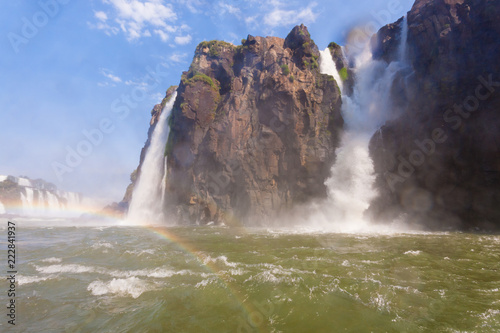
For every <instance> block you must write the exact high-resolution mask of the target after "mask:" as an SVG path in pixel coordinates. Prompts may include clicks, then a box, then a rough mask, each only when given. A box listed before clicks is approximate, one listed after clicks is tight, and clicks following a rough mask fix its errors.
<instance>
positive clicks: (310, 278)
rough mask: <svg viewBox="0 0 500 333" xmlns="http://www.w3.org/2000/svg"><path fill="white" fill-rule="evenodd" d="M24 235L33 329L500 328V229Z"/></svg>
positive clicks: (106, 230)
mask: <svg viewBox="0 0 500 333" xmlns="http://www.w3.org/2000/svg"><path fill="white" fill-rule="evenodd" d="M19 230H20V239H22V242H19V249H20V251H22V262H21V264H20V266H19V267H20V268H19V276H18V285H19V286H18V288H19V290H20V296H19V298H18V314H19V327H18V328H19V329H20V331H23V332H40V331H54V332H55V331H57V332H64V331H66V332H108V331H114V332H125V331H131V332H132V331H133V332H154V331H158V332H159V331H164V332H280V331H282V332H306V331H309V332H312V331H314V332H339V331H359V332H363V331H373V332H403V331H406V332H424V331H440V332H497V331H498V330H499V329H500V301H499V300H500V281H499V280H498V274H499V269H500V266H499V259H500V237H499V236H484V235H471V234H462V233H441V234H432V233H420V234H392V235H390V234H386V235H383V234H380V235H370V234H332V233H316V232H308V233H293V232H288V231H284V230H280V231H277V230H274V231H272V230H262V229H260V230H247V229H231V228H220V227H189V228H188V227H175V228H149V229H148V228H138V227H130V226H129V227H116V226H114V227H86V228H82V227H79V228H76V227H65V228H61V227H49V228H40V227H38V228H32V227H25V228H20V229H19ZM1 324H2V326H3V327H2V326H0V330H3V329H4V328H5V326H4V325H5V323H1Z"/></svg>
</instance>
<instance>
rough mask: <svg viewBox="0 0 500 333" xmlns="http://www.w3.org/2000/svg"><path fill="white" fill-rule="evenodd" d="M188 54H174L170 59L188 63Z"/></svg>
mask: <svg viewBox="0 0 500 333" xmlns="http://www.w3.org/2000/svg"><path fill="white" fill-rule="evenodd" d="M186 57H187V53H182V54H181V53H174V54H172V55H171V56H170V57H169V58H168V59H169V60H170V61H173V62H186V60H185V58H186Z"/></svg>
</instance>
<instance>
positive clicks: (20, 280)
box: [16, 275, 57, 286]
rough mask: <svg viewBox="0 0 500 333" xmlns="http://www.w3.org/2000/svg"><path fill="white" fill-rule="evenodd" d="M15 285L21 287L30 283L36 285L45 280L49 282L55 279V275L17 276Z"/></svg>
mask: <svg viewBox="0 0 500 333" xmlns="http://www.w3.org/2000/svg"><path fill="white" fill-rule="evenodd" d="M16 278H17V284H18V285H20V286H22V285H25V284H30V283H38V282H43V281H46V280H51V279H55V278H57V275H47V276H36V275H35V276H24V275H18V276H17V277H16Z"/></svg>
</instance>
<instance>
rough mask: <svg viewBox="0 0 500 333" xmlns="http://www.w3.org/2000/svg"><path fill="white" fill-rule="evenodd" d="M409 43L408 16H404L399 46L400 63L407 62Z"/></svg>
mask: <svg viewBox="0 0 500 333" xmlns="http://www.w3.org/2000/svg"><path fill="white" fill-rule="evenodd" d="M407 42H408V20H407V18H406V16H404V17H403V23H402V27H401V43H400V44H399V50H398V60H399V61H400V62H405V61H406V50H407V48H408V45H407Z"/></svg>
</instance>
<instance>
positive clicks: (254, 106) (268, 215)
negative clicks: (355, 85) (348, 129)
mask: <svg viewBox="0 0 500 333" xmlns="http://www.w3.org/2000/svg"><path fill="white" fill-rule="evenodd" d="M318 58H319V51H318V48H317V46H316V45H315V43H314V41H313V40H312V39H311V38H310V35H309V32H308V31H307V28H306V27H304V26H303V25H301V26H297V27H295V28H294V29H293V30H292V31H291V32H290V34H289V35H288V36H287V37H286V39H281V38H276V37H266V38H263V37H253V36H248V38H247V39H246V40H243V41H242V45H240V46H234V45H232V44H229V43H225V42H218V41H211V42H203V43H201V44H200V45H198V47H197V48H196V52H195V56H194V59H193V62H192V64H191V67H190V69H189V71H188V72H184V74H183V75H182V80H181V83H180V85H179V89H178V96H177V99H176V102H175V105H174V108H173V111H172V116H171V119H170V126H171V131H170V136H169V139H168V143H167V147H166V154H167V157H168V175H169V176H168V180H167V194H168V197H169V200H168V202H170V205H171V206H170V207H167V210H169V211H170V212H173V214H175V215H176V216H177V217H178V218H179V219H180V220H181V221H185V222H188V223H193V222H195V221H198V222H200V223H207V222H210V221H215V222H224V223H226V224H228V223H229V224H233V223H244V224H261V223H265V222H266V221H269V220H272V219H274V218H275V217H277V216H279V215H280V212H281V211H283V210H288V209H290V208H291V207H293V206H294V205H296V204H299V203H304V202H307V201H309V200H311V199H312V198H318V197H325V196H326V187H325V185H324V183H325V180H326V178H327V177H328V174H329V170H330V167H331V165H332V164H333V161H334V159H335V155H334V152H335V149H336V147H338V145H339V134H340V133H339V132H340V130H341V129H342V127H343V119H342V117H341V114H340V109H341V98H340V91H339V88H338V86H337V84H336V82H335V81H334V80H333V78H332V77H330V76H327V75H323V74H320V72H319V65H318Z"/></svg>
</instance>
